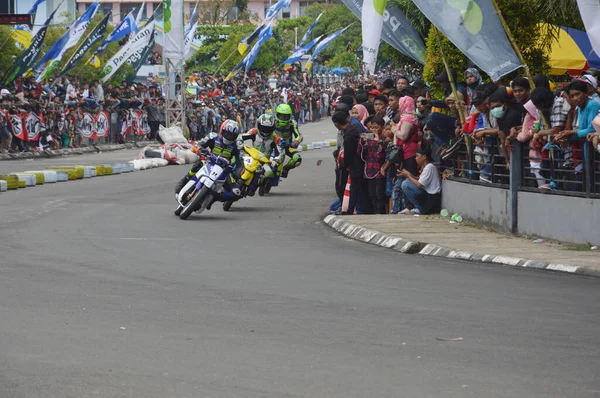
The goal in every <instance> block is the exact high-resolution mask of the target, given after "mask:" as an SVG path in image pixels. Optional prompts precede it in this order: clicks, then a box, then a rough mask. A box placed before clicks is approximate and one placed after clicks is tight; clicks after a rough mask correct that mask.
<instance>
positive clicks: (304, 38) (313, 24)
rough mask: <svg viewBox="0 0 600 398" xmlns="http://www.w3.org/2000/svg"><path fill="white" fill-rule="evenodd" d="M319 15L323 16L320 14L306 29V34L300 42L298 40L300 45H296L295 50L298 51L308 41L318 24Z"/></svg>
mask: <svg viewBox="0 0 600 398" xmlns="http://www.w3.org/2000/svg"><path fill="white" fill-rule="evenodd" d="M321 15H323V13H320V14H319V16H318V17H317V19H315V20H314V21H313V23H312V24H310V27H309V28H308V30H307V31H306V33H305V34H304V36H302V40H300V43H298V48H296V50H298V49H299V48H300V47H302V45H303V44H304V43H305V42H306V40H308V38H309V37H310V34H311V33H312V31H313V29H314V28H315V26H316V25H317V22H319V19H321ZM309 50H310V49H309ZM303 55H304V54H303ZM294 62H295V61H294Z"/></svg>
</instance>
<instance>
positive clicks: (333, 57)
mask: <svg viewBox="0 0 600 398" xmlns="http://www.w3.org/2000/svg"><path fill="white" fill-rule="evenodd" d="M208 3H209V4H210V2H208ZM321 13H323V16H322V17H321V19H320V21H319V23H318V24H317V25H316V27H315V30H314V31H313V33H312V37H311V39H314V38H316V37H318V36H321V35H323V36H324V37H326V36H328V35H330V34H331V33H334V32H335V31H337V30H339V29H342V28H344V27H346V26H349V25H352V26H350V28H349V29H348V30H346V32H344V33H343V34H342V35H341V36H340V37H338V38H336V39H335V40H334V41H333V42H331V44H330V45H329V46H328V47H327V48H326V49H325V50H323V51H322V52H321V54H320V55H319V56H318V57H317V62H319V63H326V62H327V64H328V65H330V66H335V67H338V66H339V67H351V68H353V69H354V70H359V69H360V68H359V66H360V62H361V60H360V59H357V58H356V56H355V53H352V52H348V51H347V50H346V46H347V44H348V42H350V45H351V47H352V48H353V49H358V48H359V47H360V46H361V25H360V22H359V21H358V19H357V18H356V17H355V16H354V14H352V12H351V11H350V10H349V9H348V8H347V7H346V6H344V5H342V4H333V5H332V4H323V3H313V4H312V5H310V6H309V7H307V9H306V16H305V17H299V18H294V19H284V20H278V21H277V23H276V25H275V28H274V29H273V38H272V39H270V40H268V41H267V42H266V43H265V44H264V45H263V48H262V49H261V50H260V53H259V55H258V57H257V58H256V61H255V62H254V64H253V66H252V69H255V70H269V69H271V68H273V67H278V66H279V64H280V63H281V62H282V61H284V60H285V59H286V58H287V57H288V56H289V55H290V54H291V52H292V51H293V50H294V48H295V45H296V37H297V38H298V41H300V40H301V39H302V36H304V34H305V33H306V31H307V30H308V28H309V26H310V25H311V23H312V22H313V21H314V19H315V18H316V17H317V16H318V15H319V14H321ZM255 28H256V26H254V25H226V26H224V25H203V26H200V27H199V28H198V31H197V32H196V38H202V39H203V42H202V46H201V48H200V49H199V50H198V51H197V52H196V54H194V56H193V57H192V58H191V59H190V60H189V61H188V64H187V65H188V66H189V67H191V68H193V69H194V70H205V71H214V70H215V69H216V68H217V67H218V65H219V64H220V63H223V62H224V64H223V65H222V66H221V69H220V72H223V73H227V72H229V71H230V70H231V69H232V68H233V67H235V65H237V64H238V62H239V61H240V60H241V59H242V58H243V56H242V55H240V54H239V53H237V52H236V49H237V45H238V43H239V42H240V40H241V39H242V37H244V36H246V35H248V34H250V33H252V31H254V29H255ZM296 29H297V33H296ZM296 34H297V36H296ZM394 53H395V54H394ZM388 56H389V57H395V58H394V59H402V58H401V54H399V53H398V52H397V51H396V50H394V49H393V48H390V49H389V50H388Z"/></svg>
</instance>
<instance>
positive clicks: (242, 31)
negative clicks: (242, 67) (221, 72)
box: [187, 25, 256, 71]
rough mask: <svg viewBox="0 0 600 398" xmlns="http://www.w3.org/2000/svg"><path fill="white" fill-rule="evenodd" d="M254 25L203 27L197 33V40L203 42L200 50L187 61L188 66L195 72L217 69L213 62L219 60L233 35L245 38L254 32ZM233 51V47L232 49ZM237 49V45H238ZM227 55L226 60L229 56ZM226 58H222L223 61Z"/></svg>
mask: <svg viewBox="0 0 600 398" xmlns="http://www.w3.org/2000/svg"><path fill="white" fill-rule="evenodd" d="M255 28H256V26H254V25H229V26H225V25H201V26H199V27H198V30H197V31H196V38H197V39H201V40H202V45H201V46H200V49H199V50H198V51H197V52H196V53H195V54H194V55H193V56H192V57H191V58H190V59H189V60H188V61H187V66H188V67H190V68H193V69H194V70H204V71H210V70H211V69H212V70H214V69H215V68H216V65H215V63H214V62H213V60H215V59H216V58H219V52H220V50H221V49H222V47H223V46H224V45H225V43H226V42H227V41H228V38H229V37H230V36H231V35H240V37H244V36H246V35H248V34H250V33H252V31H254V29H255ZM231 48H232V49H233V47H231ZM236 48H237V44H236ZM228 55H229V54H227V55H226V56H225V58H226V57H227V56H228ZM225 58H222V59H223V60H224V59H225Z"/></svg>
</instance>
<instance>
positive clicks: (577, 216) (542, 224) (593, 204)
mask: <svg viewBox="0 0 600 398" xmlns="http://www.w3.org/2000/svg"><path fill="white" fill-rule="evenodd" d="M518 202H519V204H518V214H517V215H518V233H519V234H522V235H529V236H540V237H544V238H548V239H555V240H558V241H562V242H571V243H581V244H588V243H590V244H594V245H600V199H585V198H578V197H571V196H559V195H549V194H542V193H534V192H519V200H518ZM442 207H443V208H445V209H448V211H450V213H451V214H452V213H460V214H462V216H463V217H464V218H465V220H467V221H470V222H473V223H476V224H480V225H484V226H487V227H491V228H493V229H495V230H497V231H500V232H510V225H511V219H510V217H511V205H510V191H509V190H507V189H500V188H494V187H491V186H485V185H471V184H466V183H462V182H457V181H449V180H446V181H444V182H443V184H442ZM598 261H599V262H600V258H599V260H598Z"/></svg>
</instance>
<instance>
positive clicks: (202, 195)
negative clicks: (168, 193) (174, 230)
mask: <svg viewBox="0 0 600 398" xmlns="http://www.w3.org/2000/svg"><path fill="white" fill-rule="evenodd" d="M210 195H211V193H210V189H209V188H208V187H202V189H201V190H200V191H199V192H196V195H195V196H194V197H193V198H192V200H190V201H189V202H188V204H187V205H186V206H185V207H184V208H183V210H182V211H181V214H180V215H179V218H181V219H182V220H185V219H187V218H188V217H189V216H190V214H192V213H193V212H195V211H196V210H199V209H200V208H201V207H202V206H204V207H206V206H208V202H209V201H210V198H209V196H210ZM205 203H206V204H205ZM203 210H204V209H203Z"/></svg>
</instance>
